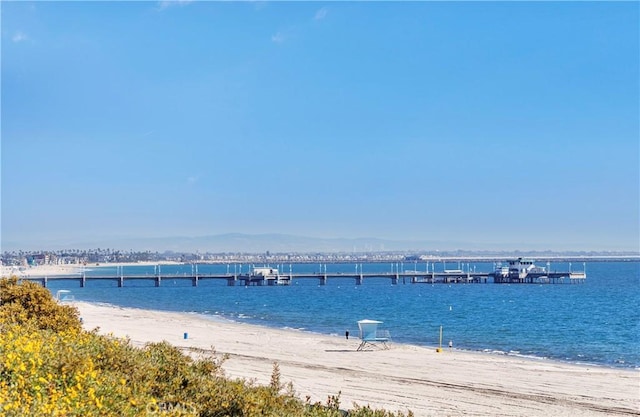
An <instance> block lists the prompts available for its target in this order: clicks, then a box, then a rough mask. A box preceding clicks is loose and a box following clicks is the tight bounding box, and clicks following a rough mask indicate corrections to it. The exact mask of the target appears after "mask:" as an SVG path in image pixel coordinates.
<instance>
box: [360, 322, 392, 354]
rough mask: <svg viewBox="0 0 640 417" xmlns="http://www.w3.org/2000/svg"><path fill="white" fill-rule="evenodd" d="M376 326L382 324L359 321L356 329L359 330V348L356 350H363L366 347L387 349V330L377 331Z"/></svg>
mask: <svg viewBox="0 0 640 417" xmlns="http://www.w3.org/2000/svg"><path fill="white" fill-rule="evenodd" d="M378 324H382V322H381V321H377V320H360V321H358V328H359V329H360V340H361V342H360V346H358V350H359V351H360V350H365V349H366V348H367V347H372V348H378V349H380V348H381V349H389V346H387V342H388V341H389V339H390V337H389V332H388V331H387V330H378Z"/></svg>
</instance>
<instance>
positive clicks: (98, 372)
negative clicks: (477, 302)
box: [0, 278, 411, 417]
mask: <svg viewBox="0 0 640 417" xmlns="http://www.w3.org/2000/svg"><path fill="white" fill-rule="evenodd" d="M0 335H1V337H0V416H7V417H14V416H15V417H22V416H38V417H40V416H65V417H71V416H78V417H80V416H83V417H84V416H118V417H120V416H144V417H151V416H158V417H164V416H166V417H172V416H200V417H224V416H229V417H232V416H233V417H235V416H247V417H250V416H258V415H260V416H293V417H295V416H309V417H316V416H317V417H334V416H335V417H338V416H343V415H349V416H353V417H369V416H371V417H395V416H398V417H401V416H403V414H402V413H397V414H396V413H390V412H387V411H384V410H372V409H370V408H369V407H364V408H363V407H358V406H355V408H354V409H353V410H351V411H349V412H348V414H345V413H346V412H344V411H342V410H341V409H340V403H339V398H338V397H330V398H329V399H328V401H327V403H326V404H320V403H315V404H312V403H310V402H309V401H307V402H303V401H301V400H299V399H298V398H297V397H296V396H295V395H294V392H293V388H292V387H291V386H289V387H288V389H286V390H285V389H284V388H285V387H283V385H282V384H281V383H280V372H279V369H278V366H277V364H274V370H273V374H272V378H271V383H270V385H268V386H257V385H254V384H253V383H251V382H247V381H244V380H231V379H228V378H226V377H225V376H224V373H223V371H222V366H221V365H222V362H223V361H224V358H221V359H218V358H217V357H216V356H215V355H207V356H203V357H201V358H198V359H194V358H193V357H191V356H188V355H185V354H183V353H182V352H180V350H178V349H177V348H175V347H173V346H171V345H169V344H168V343H164V342H163V343H152V344H148V345H146V346H145V347H144V348H136V347H134V346H132V345H131V344H130V343H129V341H128V340H125V339H117V338H112V337H107V336H102V335H99V334H98V333H97V332H95V331H92V332H87V331H84V330H82V328H81V323H80V320H79V314H78V311H77V310H76V309H75V308H72V307H69V306H61V305H59V304H58V303H57V302H55V300H53V298H52V297H51V294H50V293H49V292H48V291H47V290H46V289H43V288H42V287H40V286H38V285H37V284H31V283H20V282H18V281H17V279H15V278H11V279H1V280H0ZM409 415H411V413H409Z"/></svg>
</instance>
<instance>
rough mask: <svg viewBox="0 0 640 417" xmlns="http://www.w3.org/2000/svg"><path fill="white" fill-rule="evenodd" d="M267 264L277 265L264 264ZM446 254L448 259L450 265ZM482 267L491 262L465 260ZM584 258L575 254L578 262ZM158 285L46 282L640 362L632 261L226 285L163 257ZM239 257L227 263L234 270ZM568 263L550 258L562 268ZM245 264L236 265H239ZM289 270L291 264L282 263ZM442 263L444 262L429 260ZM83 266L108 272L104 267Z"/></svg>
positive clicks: (124, 298)
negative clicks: (553, 276)
mask: <svg viewBox="0 0 640 417" xmlns="http://www.w3.org/2000/svg"><path fill="white" fill-rule="evenodd" d="M272 266H275V265H272ZM457 267H458V266H457V265H456V264H453V263H451V264H447V268H449V269H453V268H457ZM474 267H475V268H476V270H477V271H478V272H480V271H490V270H492V269H493V265H492V264H488V263H476V264H471V269H473V268H474ZM582 267H583V265H582V264H575V263H574V264H573V266H572V268H573V270H581V269H582ZM161 268H162V276H163V281H162V286H161V287H159V288H155V287H154V286H153V285H154V284H153V281H151V280H150V281H143V282H135V283H134V282H132V281H128V282H125V287H123V288H117V286H116V283H115V282H94V281H89V282H88V283H87V286H86V287H85V288H79V284H78V283H77V282H72V281H66V282H56V283H52V284H50V289H51V291H52V292H55V291H56V290H58V289H61V288H65V289H71V290H72V291H73V294H74V296H75V298H76V299H77V300H82V301H91V302H104V303H110V304H114V305H120V306H126V307H138V308H146V309H157V310H169V311H184V312H196V313H203V314H210V315H217V316H222V317H225V318H228V319H232V320H236V321H243V322H250V323H254V324H261V325H265V326H271V327H280V328H282V327H287V328H295V329H304V330H306V331H311V332H318V333H326V334H339V335H343V334H344V332H345V330H349V331H350V332H351V334H353V335H357V330H358V328H357V323H356V322H357V321H358V320H361V319H364V318H369V319H376V320H381V321H383V322H384V325H383V326H384V328H385V329H387V330H389V331H390V333H391V337H392V339H393V340H394V341H395V342H401V343H412V344H418V345H428V346H436V345H437V344H438V334H439V327H440V326H443V333H444V334H443V340H444V342H443V344H447V343H448V341H449V340H452V341H453V343H454V346H455V347H456V348H458V349H466V350H475V351H490V352H497V353H505V354H514V355H526V356H535V357H541V358H550V359H556V360H562V361H569V362H580V363H592V364H599V365H606V366H613V367H625V368H640V308H639V307H638V306H640V263H637V262H602V263H595V262H594V263H587V264H586V269H587V274H588V277H587V280H586V282H585V283H584V284H574V285H569V284H564V285H546V284H541V285H538V284H534V285H507V284H501V285H498V284H452V285H448V284H435V285H431V284H409V283H408V282H407V284H402V282H401V283H400V284H398V285H391V283H390V280H389V279H384V278H381V279H376V278H371V279H365V281H364V284H363V285H360V286H356V285H355V280H353V279H331V278H329V281H328V283H327V285H326V286H320V285H318V281H317V280H315V279H313V280H311V279H305V280H297V281H294V283H293V284H292V285H291V286H279V287H267V286H264V287H244V286H235V287H228V286H226V281H201V282H200V283H199V286H198V287H192V286H191V283H190V281H187V280H174V279H172V278H171V277H172V276H180V275H184V274H185V273H187V274H188V273H191V268H192V267H191V265H176V266H168V265H164V266H162V267H161ZM234 268H239V266H234V265H230V266H229V270H230V271H231V272H233V271H234ZM320 268H321V267H320V266H319V265H317V264H315V265H314V264H307V265H293V272H294V273H302V272H318V271H320ZM326 268H327V271H328V272H335V271H341V272H345V273H353V272H355V265H354V264H348V265H345V264H328V265H327V266H326ZM362 268H363V270H364V272H365V273H367V272H374V271H383V272H391V271H392V268H396V266H395V265H391V264H364V265H363V266H362ZM414 268H417V269H418V270H422V271H424V269H425V265H424V264H417V265H414V264H413V263H410V264H408V263H405V264H404V265H403V266H402V267H401V269H400V270H405V269H414ZM568 268H569V265H568V264H561V263H557V264H552V266H551V269H552V270H558V271H565V270H567V269H568ZM247 269H248V268H247V265H244V266H243V272H247ZM280 269H281V271H283V272H288V271H289V265H288V264H287V265H285V266H284V267H281V268H280ZM438 269H440V270H441V269H442V265H439V266H437V267H436V270H438ZM198 271H199V273H201V274H203V273H226V272H227V266H226V265H200V266H199V267H198ZM124 273H125V274H134V273H135V274H149V275H150V276H151V275H153V274H154V267H153V266H150V267H149V266H147V267H142V266H135V267H125V268H124ZM88 274H100V275H105V274H113V275H114V276H115V275H116V268H115V267H104V268H99V270H98V269H95V270H93V271H90V272H88Z"/></svg>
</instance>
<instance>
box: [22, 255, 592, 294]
mask: <svg viewBox="0 0 640 417" xmlns="http://www.w3.org/2000/svg"><path fill="white" fill-rule="evenodd" d="M569 265H571V264H569ZM321 269H322V268H321ZM429 269H430V268H429V264H428V263H427V264H426V268H425V271H417V270H411V271H407V270H404V271H400V270H399V268H396V271H391V272H364V271H363V267H362V264H355V272H353V273H344V272H327V271H326V265H325V268H324V272H312V273H293V272H292V268H291V266H290V267H289V272H288V273H283V272H281V271H280V270H279V269H278V268H272V267H268V266H264V267H254V268H253V269H252V270H251V272H248V273H246V274H241V273H226V274H199V273H198V266H197V265H194V266H193V267H192V272H191V273H185V274H183V275H174V274H171V275H165V276H163V275H162V273H161V269H160V267H158V268H157V270H156V273H155V274H154V275H134V274H124V272H123V269H122V268H120V269H119V270H118V271H117V272H116V275H86V274H85V273H82V274H74V275H58V276H51V277H46V276H45V277H42V276H40V277H28V276H27V277H20V280H22V281H36V282H40V283H41V284H42V285H43V286H44V287H47V285H48V284H49V283H50V282H53V281H76V282H78V283H79V285H80V287H85V286H86V284H87V282H88V281H113V282H115V283H116V285H117V286H118V287H124V286H125V282H127V281H129V282H131V281H153V282H154V284H155V286H156V287H160V286H161V285H162V281H163V280H171V281H176V280H187V281H190V282H191V285H193V286H194V287H197V286H198V283H200V282H201V281H205V280H223V281H226V282H227V285H229V286H234V285H243V286H254V285H256V286H262V285H291V283H292V282H294V281H295V280H308V279H312V280H318V283H319V285H326V284H327V281H328V280H329V279H332V280H333V279H340V280H345V279H347V280H354V281H355V284H356V285H362V284H363V283H364V282H365V281H366V280H367V279H370V278H386V279H389V281H390V282H391V284H394V285H397V284H400V283H402V284H487V283H494V284H565V283H570V284H573V283H582V282H584V281H585V279H586V278H587V273H586V264H584V263H583V269H582V270H581V271H572V270H571V266H570V267H569V270H568V271H551V268H550V265H549V263H547V266H546V267H539V266H536V265H535V264H534V262H533V261H532V260H529V259H523V258H518V259H513V260H509V261H507V262H506V265H504V266H503V265H502V264H501V263H500V264H496V266H495V268H494V270H493V272H476V271H475V267H473V268H471V266H470V265H469V264H467V268H466V270H465V269H464V267H462V268H460V269H446V268H445V269H444V270H442V271H436V270H435V269H436V268H435V263H433V264H432V265H431V270H429Z"/></svg>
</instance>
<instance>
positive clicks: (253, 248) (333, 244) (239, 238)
mask: <svg viewBox="0 0 640 417" xmlns="http://www.w3.org/2000/svg"><path fill="white" fill-rule="evenodd" d="M98 243H100V245H101V246H100V247H116V248H122V249H124V250H127V249H133V250H153V251H155V250H157V251H165V250H169V251H175V252H211V253H221V252H245V253H263V252H267V251H269V252H271V253H282V252H285V253H288V252H297V253H311V252H382V251H385V252H386V251H405V250H427V249H433V248H438V245H444V242H435V241H411V240H388V239H378V238H357V239H348V238H333V239H327V238H314V237H308V236H295V235H287V234H277V233H270V234H243V233H227V234H221V235H211V236H198V237H184V236H178V237H166V238H143V239H122V240H117V241H111V242H109V241H104V242H96V243H93V244H92V245H88V242H87V243H85V244H82V245H81V246H82V247H96V246H95V245H96V244H98ZM460 244H462V243H460ZM446 246H447V247H453V246H455V243H453V246H452V242H448V243H447V244H446ZM458 247H459V246H458Z"/></svg>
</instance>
